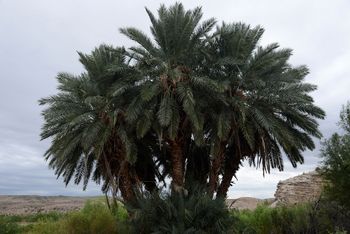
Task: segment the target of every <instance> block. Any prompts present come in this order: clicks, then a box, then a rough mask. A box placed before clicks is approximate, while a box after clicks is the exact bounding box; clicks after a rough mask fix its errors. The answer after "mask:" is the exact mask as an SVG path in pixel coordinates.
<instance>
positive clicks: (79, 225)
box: [30, 201, 128, 234]
mask: <svg viewBox="0 0 350 234" xmlns="http://www.w3.org/2000/svg"><path fill="white" fill-rule="evenodd" d="M125 212H126V211H125V209H124V208H123V207H119V208H118V209H116V215H113V214H112V213H111V211H110V210H109V209H108V208H107V206H106V205H105V204H104V203H103V202H96V201H95V202H92V201H89V202H87V203H86V204H85V206H84V208H83V209H82V210H81V211H78V212H71V213H69V214H66V215H65V216H63V217H62V218H60V219H58V220H53V219H52V218H51V219H50V218H48V219H47V218H46V219H45V218H43V219H42V220H40V221H39V222H38V223H37V224H35V225H33V228H32V230H31V232H30V233H32V234H39V233H40V234H46V233H47V234H51V233H52V234H90V233H91V234H95V233H99V234H104V233H105V234H113V233H127V230H128V228H127V227H126V226H125V224H124V222H123V221H124V219H125ZM119 218H120V220H119Z"/></svg>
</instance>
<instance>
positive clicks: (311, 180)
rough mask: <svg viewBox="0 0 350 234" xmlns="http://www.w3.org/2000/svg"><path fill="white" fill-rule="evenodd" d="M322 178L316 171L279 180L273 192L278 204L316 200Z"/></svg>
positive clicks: (318, 195) (319, 193)
mask: <svg viewBox="0 0 350 234" xmlns="http://www.w3.org/2000/svg"><path fill="white" fill-rule="evenodd" d="M322 186H323V180H322V178H321V176H320V174H319V173H318V172H317V170H316V171H312V172H308V173H303V174H302V175H299V176H295V177H292V178H289V179H287V180H283V181H280V182H279V183H278V185H277V190H276V192H275V198H276V202H277V203H278V204H286V205H287V204H297V203H302V202H309V201H316V200H317V199H318V198H319V197H320V195H321V191H322Z"/></svg>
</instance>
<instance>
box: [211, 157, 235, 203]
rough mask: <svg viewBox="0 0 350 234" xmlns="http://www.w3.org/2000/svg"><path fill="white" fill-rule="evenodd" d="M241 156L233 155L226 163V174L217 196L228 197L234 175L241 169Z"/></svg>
mask: <svg viewBox="0 0 350 234" xmlns="http://www.w3.org/2000/svg"><path fill="white" fill-rule="evenodd" d="M240 159H241V158H240V156H239V154H235V155H233V157H231V158H230V161H229V162H227V163H226V166H225V170H224V175H223V177H222V181H221V183H220V185H219V188H218V191H217V194H216V197H217V198H218V197H221V198H226V196H227V192H228V189H229V188H230V186H231V181H232V178H233V176H235V175H236V172H237V171H238V169H239V165H240V161H241V160H240Z"/></svg>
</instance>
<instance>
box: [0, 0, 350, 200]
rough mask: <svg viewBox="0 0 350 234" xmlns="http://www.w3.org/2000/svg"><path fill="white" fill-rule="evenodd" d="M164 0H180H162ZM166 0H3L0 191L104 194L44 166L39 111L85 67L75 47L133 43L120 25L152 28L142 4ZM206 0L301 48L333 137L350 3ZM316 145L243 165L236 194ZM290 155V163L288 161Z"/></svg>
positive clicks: (297, 60) (261, 185) (342, 90)
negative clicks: (264, 166)
mask: <svg viewBox="0 0 350 234" xmlns="http://www.w3.org/2000/svg"><path fill="white" fill-rule="evenodd" d="M163 2H164V3H166V4H170V3H173V2H174V1H163ZM160 3H161V1H159V0H157V1H146V0H142V1H129V2H128V3H125V2H124V3H122V2H118V1H114V0H103V1H96V0H84V1H83V0H76V1H70V0H61V1H46V0H33V1H19V0H2V1H0V35H1V36H0V194H52V195H53V194H69V195H73V194H76V195H78V194H86V195H93V194H98V193H99V192H98V191H99V189H98V186H95V185H91V186H90V187H89V188H88V191H87V192H82V191H81V187H79V186H68V187H67V188H66V187H65V186H64V184H63V183H62V181H61V180H56V178H55V176H54V175H53V171H51V170H49V169H48V168H47V164H46V162H45V161H44V159H43V157H42V155H43V153H44V152H45V150H46V149H47V147H48V145H49V142H47V141H44V142H41V141H40V139H39V133H40V127H41V124H42V119H41V117H40V111H41V107H39V106H38V105H37V100H38V99H39V98H41V97H45V96H48V95H51V94H54V93H55V92H56V90H55V88H56V81H55V79H54V77H55V75H56V74H57V73H58V72H60V71H67V72H71V73H79V72H81V71H82V66H81V65H80V64H79V62H78V56H77V54H76V51H83V52H89V51H90V50H92V49H93V48H94V47H95V46H98V45H99V44H101V43H107V44H113V45H126V46H128V45H131V42H130V41H128V40H126V38H125V37H123V36H122V35H120V34H119V32H118V29H119V28H120V27H125V26H135V27H138V28H141V29H143V30H144V31H148V29H149V21H148V19H147V15H146V13H145V11H144V6H147V7H149V8H150V9H151V10H153V11H155V10H156V9H157V7H158V6H159V4H160ZM184 4H185V7H187V8H192V7H194V6H198V5H202V6H203V11H204V17H205V18H208V17H216V18H217V19H218V20H219V21H221V20H224V21H226V22H233V21H243V22H246V23H250V24H252V25H257V24H260V25H262V26H263V27H264V28H265V29H266V33H265V35H264V38H263V40H262V44H264V45H266V44H268V43H271V42H279V43H280V45H281V46H282V47H289V48H292V49H294V56H293V58H292V63H293V64H294V65H300V64H306V65H308V66H309V68H310V71H311V73H310V75H309V76H308V77H307V82H311V83H314V84H316V85H318V87H319V89H318V90H317V91H316V92H314V93H313V97H314V99H315V101H316V103H317V104H318V105H320V106H321V107H322V108H324V110H325V111H326V112H327V118H326V119H325V120H324V121H321V122H320V124H321V126H320V127H321V131H322V132H323V133H324V136H326V137H328V136H329V135H330V134H331V133H332V132H334V131H336V130H337V126H336V124H335V123H336V122H337V121H338V115H339V111H340V108H341V105H342V104H344V103H345V102H346V101H347V100H348V99H350V98H349V94H348V90H349V88H350V79H349V77H350V69H349V68H348V67H349V66H348V64H349V61H350V44H349V41H350V28H349V27H348V24H349V22H350V15H349V14H348V9H350V3H349V2H348V1H346V0H339V1H332V2H330V1H307V2H306V1H302V0H298V1H278V0H272V1H259V0H251V1H243V0H239V1H228V0H226V1H224V0H222V1H186V2H184ZM318 154H319V149H317V150H315V151H314V152H305V164H304V165H302V166H300V167H298V168H297V169H293V168H291V167H290V166H286V170H285V172H275V171H273V172H272V173H271V174H270V175H266V176H265V178H263V177H262V173H261V171H256V170H255V169H254V168H248V167H245V168H243V169H241V171H240V172H239V174H238V178H239V181H238V182H237V184H236V185H235V186H234V187H233V188H232V189H231V191H230V196H233V197H237V196H242V195H250V196H258V197H271V196H272V195H273V192H274V189H275V186H276V183H277V182H278V181H279V180H280V179H284V178H287V177H289V176H291V175H296V174H299V173H301V172H303V171H308V170H312V169H313V168H315V167H316V165H317V163H318V161H319V160H320V159H319V157H318ZM286 164H287V162H286Z"/></svg>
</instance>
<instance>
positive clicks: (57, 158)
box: [40, 45, 138, 201]
mask: <svg viewBox="0 0 350 234" xmlns="http://www.w3.org/2000/svg"><path fill="white" fill-rule="evenodd" d="M79 55H80V61H81V63H82V64H83V65H84V67H85V69H86V72H85V73H82V74H81V75H80V76H77V77H76V76H73V75H70V74H67V73H60V74H59V75H58V76H57V80H58V83H59V86H58V89H59V91H60V92H59V93H58V94H56V95H54V96H51V97H48V98H44V99H41V100H40V104H41V105H46V106H48V107H47V108H46V109H45V110H44V111H43V116H44V118H45V121H46V123H45V125H44V126H43V130H42V134H41V137H42V139H46V138H52V144H51V146H50V148H49V149H48V150H47V152H46V154H45V155H46V159H47V160H49V161H50V166H51V167H52V168H54V169H55V170H56V174H57V176H63V177H64V181H65V183H66V184H67V183H69V182H70V180H71V178H72V177H73V176H74V178H75V181H74V182H75V183H77V184H78V183H80V182H81V180H82V179H83V180H84V185H85V187H86V185H87V183H88V181H89V179H90V176H91V174H92V173H93V180H95V181H96V182H99V181H100V180H101V179H102V180H103V181H104V186H103V190H105V191H107V190H108V189H109V188H113V193H114V194H115V193H116V192H117V190H118V189H120V191H121V193H122V195H123V197H124V199H125V200H126V201H128V200H131V199H133V197H134V194H133V186H134V185H135V184H137V183H138V180H137V176H136V173H135V171H134V169H133V164H134V162H135V161H136V156H135V155H136V153H137V152H136V151H135V149H136V147H135V143H134V142H133V140H132V137H131V136H130V135H131V134H132V133H131V131H130V129H128V127H127V126H126V125H125V124H124V123H125V120H124V115H125V114H124V106H125V100H126V99H125V98H116V97H118V95H116V93H111V92H110V91H109V90H110V89H109V87H110V86H114V87H116V86H118V85H119V84H120V83H130V82H132V80H133V79H136V77H137V75H135V71H133V69H131V68H130V67H129V66H128V65H127V64H126V62H125V56H124V49H122V48H113V47H111V46H105V45H102V46H100V47H99V48H96V49H95V50H94V51H93V52H92V54H91V55H84V54H82V53H79ZM130 80H131V81H130ZM119 96H120V95H119Z"/></svg>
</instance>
